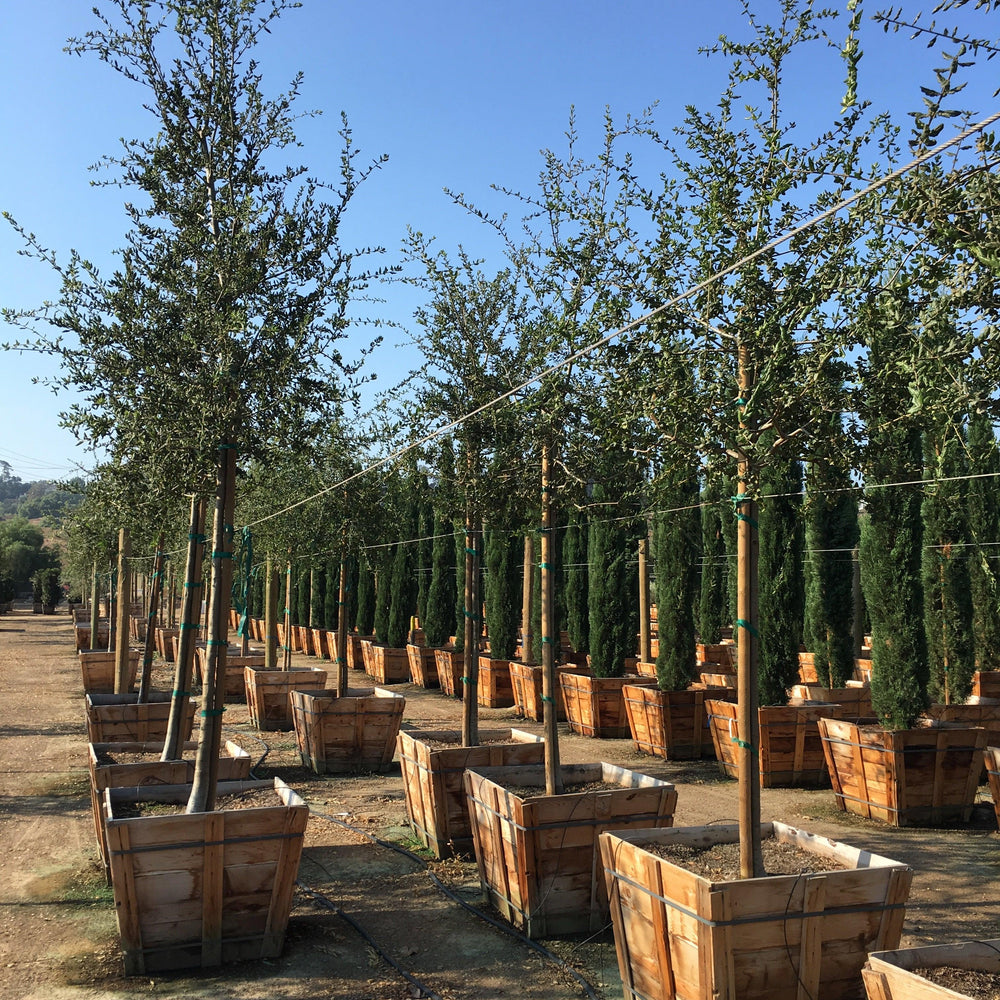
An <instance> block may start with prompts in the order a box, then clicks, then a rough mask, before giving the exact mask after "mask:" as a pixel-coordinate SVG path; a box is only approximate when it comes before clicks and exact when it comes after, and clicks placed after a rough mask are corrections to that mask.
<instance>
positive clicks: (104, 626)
mask: <svg viewBox="0 0 1000 1000" xmlns="http://www.w3.org/2000/svg"><path fill="white" fill-rule="evenodd" d="M110 635H111V626H110V625H108V623H107V622H102V623H100V624H98V626H97V645H96V647H95V648H96V649H107V648H108V647H109V646H110V645H111V641H110ZM73 641H74V642H75V643H76V648H77V649H78V650H80V651H81V652H83V651H86V650H88V649H90V626H89V625H74V626H73Z"/></svg>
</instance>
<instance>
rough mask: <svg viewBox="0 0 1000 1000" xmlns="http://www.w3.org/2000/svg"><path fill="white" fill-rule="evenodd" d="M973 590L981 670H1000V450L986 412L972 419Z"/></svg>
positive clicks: (976, 646) (970, 424) (970, 423)
mask: <svg viewBox="0 0 1000 1000" xmlns="http://www.w3.org/2000/svg"><path fill="white" fill-rule="evenodd" d="M968 447H969V472H970V474H972V475H973V476H976V475H978V476H986V477H988V478H982V479H970V480H969V528H970V531H971V535H972V542H973V544H972V548H971V550H970V556H969V591H970V593H971V595H972V636H973V642H974V643H975V651H976V661H977V662H978V664H979V669H980V670H997V669H1000V583H998V580H997V578H998V576H1000V571H998V566H1000V562H998V560H1000V448H998V447H997V439H996V435H995V434H994V432H993V422H992V421H991V420H990V418H989V417H988V416H986V415H985V414H975V415H974V416H972V417H970V418H969V432H968Z"/></svg>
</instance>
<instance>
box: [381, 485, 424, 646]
mask: <svg viewBox="0 0 1000 1000" xmlns="http://www.w3.org/2000/svg"><path fill="white" fill-rule="evenodd" d="M420 478H421V477H419V476H418V474H417V472H416V470H415V469H411V470H409V471H408V472H407V474H405V475H404V476H401V477H400V479H399V483H398V485H399V487H400V488H401V490H402V492H403V497H401V498H400V499H401V502H400V504H399V509H400V511H401V515H402V516H401V518H400V520H399V522H398V527H397V531H398V532H399V544H398V545H396V547H395V551H394V552H393V556H392V563H391V566H390V574H391V577H390V583H389V617H388V621H387V625H386V636H387V639H386V641H387V642H388V644H389V645H390V646H392V647H393V648H395V649H399V648H402V647H403V646H405V645H406V642H407V639H408V637H409V631H410V619H411V618H412V617H413V615H415V614H416V612H417V574H416V564H417V556H418V551H419V547H418V545H417V538H418V534H417V532H418V528H419V524H420V513H421V506H422V504H421V497H420V492H419V491H420V482H419V479H420Z"/></svg>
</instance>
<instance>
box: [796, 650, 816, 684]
mask: <svg viewBox="0 0 1000 1000" xmlns="http://www.w3.org/2000/svg"><path fill="white" fill-rule="evenodd" d="M799 682H800V683H802V684H819V675H818V674H817V673H816V655H815V654H814V653H799Z"/></svg>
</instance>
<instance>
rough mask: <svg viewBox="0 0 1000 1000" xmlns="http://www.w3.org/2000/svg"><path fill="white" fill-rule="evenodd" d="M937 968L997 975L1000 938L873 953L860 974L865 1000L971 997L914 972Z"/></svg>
mask: <svg viewBox="0 0 1000 1000" xmlns="http://www.w3.org/2000/svg"><path fill="white" fill-rule="evenodd" d="M941 966H947V967H948V968H952V969H968V970H969V971H971V972H983V973H991V974H993V975H997V974H1000V938H994V939H993V940H991V941H962V942H959V943H956V944H935V945H925V946H923V947H920V948H900V949H897V950H895V951H876V952H873V953H872V954H871V955H869V956H868V964H867V965H866V966H865V967H864V969H862V970H861V974H862V976H863V977H864V982H865V991H866V993H867V995H868V998H869V1000H960V998H963V997H968V996H971V994H968V993H958V992H956V991H955V990H952V989H948V988H947V987H945V986H942V985H940V984H939V983H935V982H932V981H931V980H930V979H927V978H926V977H924V976H921V975H919V974H918V972H917V971H916V970H922V969H936V968H940V967H941ZM976 995H977V996H981V995H982V994H976Z"/></svg>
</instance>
